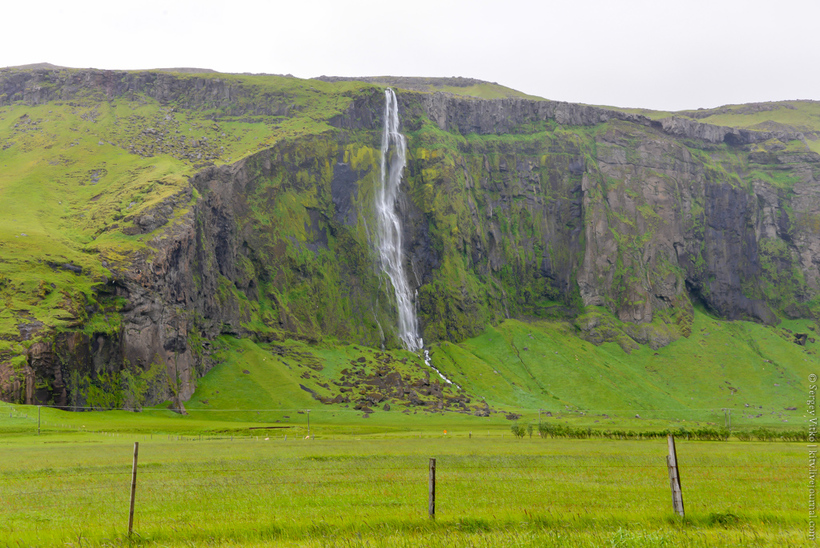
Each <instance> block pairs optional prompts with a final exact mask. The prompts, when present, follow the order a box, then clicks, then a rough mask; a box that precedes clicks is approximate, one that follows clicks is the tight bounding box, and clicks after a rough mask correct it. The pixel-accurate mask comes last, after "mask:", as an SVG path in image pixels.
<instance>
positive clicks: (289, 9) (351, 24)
mask: <svg viewBox="0 0 820 548" xmlns="http://www.w3.org/2000/svg"><path fill="white" fill-rule="evenodd" d="M0 17H2V20H3V25H2V26H0V66H10V65H22V64H28V63H36V62H50V63H53V64H57V65H63V66H69V67H95V68H102V69H145V68H157V67H199V68H212V69H214V70H218V71H223V72H267V73H274V74H293V75H294V76H299V77H302V78H310V77H313V76H319V75H323V74H324V75H336V76H381V75H396V76H466V77H473V78H480V79H483V80H489V81H493V82H498V83H499V84H503V85H506V86H509V87H512V88H515V89H518V90H520V91H524V92H526V93H530V94H533V95H539V96H542V97H546V98H549V99H556V100H562V101H572V102H581V103H589V104H601V105H616V106H623V107H646V108H654V109H662V110H681V109H688V108H698V107H714V106H719V105H723V104H729V103H745V102H752V101H771V100H783V99H815V100H820V63H818V61H820V46H819V45H818V44H820V33H818V32H817V29H818V27H820V1H818V0H812V1H809V0H779V1H771V0H769V1H767V2H762V1H758V0H746V1H736V0H709V1H701V0H686V1H678V0H674V1H666V0H652V1H642V0H628V1H619V0H611V1H598V0H561V1H554V0H542V1H536V0H494V1H485V0H472V1H468V0H404V1H402V2H388V1H381V2H375V1H371V0H353V1H345V0H335V1H331V0H291V1H281V0H271V1H266V2H252V1H248V0H220V1H214V0H198V1H188V0H180V1H174V0H162V1H154V0H150V1H139V0H133V1H130V2H125V1H122V0H106V1H95V0H75V1H73V2H72V1H69V0H61V1H54V0H39V1H37V2H19V1H16V2H4V3H3V6H2V7H0Z"/></svg>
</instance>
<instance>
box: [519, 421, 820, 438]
mask: <svg viewBox="0 0 820 548" xmlns="http://www.w3.org/2000/svg"><path fill="white" fill-rule="evenodd" d="M510 430H512V433H513V435H515V436H517V437H519V438H523V437H524V436H525V435H527V434H529V435H530V437H532V434H533V432H537V433H538V435H539V436H540V437H541V438H571V439H590V438H606V439H612V440H654V439H661V438H666V437H667V436H668V435H669V434H672V435H674V436H675V437H676V438H678V439H686V440H695V441H727V440H728V439H729V438H730V437H732V436H734V437H735V438H736V439H738V440H739V441H755V440H757V441H792V442H795V441H797V442H805V441H809V433H808V431H807V430H780V431H776V430H770V429H768V428H755V429H754V430H731V429H729V428H709V427H703V428H693V429H687V428H677V429H669V428H667V429H664V430H649V431H640V432H638V431H635V430H594V429H592V428H575V427H572V426H567V425H562V424H552V423H541V424H540V425H538V426H537V427H533V425H531V424H530V425H527V426H524V425H521V424H518V423H513V424H512V425H511V426H510Z"/></svg>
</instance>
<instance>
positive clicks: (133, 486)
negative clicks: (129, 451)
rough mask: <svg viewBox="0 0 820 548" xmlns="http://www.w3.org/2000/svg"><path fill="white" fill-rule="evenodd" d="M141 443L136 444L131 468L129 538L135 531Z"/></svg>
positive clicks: (136, 442)
mask: <svg viewBox="0 0 820 548" xmlns="http://www.w3.org/2000/svg"><path fill="white" fill-rule="evenodd" d="M139 449H140V442H138V441H135V442H134V465H133V467H132V468H131V509H130V510H129V511H128V536H129V537H130V536H131V531H132V530H133V529H134V495H135V494H136V492H137V454H138V453H139Z"/></svg>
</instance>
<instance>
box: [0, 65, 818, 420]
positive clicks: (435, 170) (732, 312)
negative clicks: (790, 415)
mask: <svg viewBox="0 0 820 548" xmlns="http://www.w3.org/2000/svg"><path fill="white" fill-rule="evenodd" d="M251 88H252V86H250V84H242V85H240V84H237V83H231V82H222V81H220V80H219V79H218V78H187V79H180V78H177V77H175V76H173V75H168V74H151V73H134V74H130V73H122V74H119V73H117V74H112V73H107V72H102V71H95V72H76V73H62V72H54V71H51V72H49V71H34V72H33V73H24V74H22V75H20V74H14V75H12V76H10V77H7V78H3V79H0V105H2V104H12V103H14V102H16V101H17V102H19V101H25V102H29V103H32V104H35V103H42V102H46V101H52V100H55V99H60V100H68V99H70V98H72V97H75V96H77V95H78V94H79V95H83V96H86V97H87V96H88V95H89V94H91V95H94V94H99V100H101V101H106V100H110V99H111V98H113V97H120V96H123V95H128V94H137V95H139V94H142V95H145V96H147V97H151V98H153V99H155V100H158V101H160V102H171V101H174V102H176V103H177V104H182V105H187V106H188V107H191V106H196V108H205V107H207V106H210V107H212V108H217V107H218V108H220V109H222V110H221V111H220V112H222V115H224V116H235V115H238V114H241V115H250V114H253V115H260V116H261V115H264V116H280V117H281V116H292V115H295V114H294V113H295V112H297V111H298V108H296V107H295V106H294V100H293V98H287V97H285V95H282V96H279V97H277V96H275V95H276V94H275V93H272V94H268V95H266V94H265V93H261V94H260V93H258V92H257V91H254V90H253V89H251ZM381 96H382V95H381V93H380V91H379V90H376V89H373V90H369V91H368V90H365V91H364V92H362V93H358V94H357V95H356V96H355V97H353V98H352V100H351V101H350V103H349V105H348V106H347V107H346V108H345V110H344V111H343V112H342V113H340V114H335V115H333V116H332V117H330V118H329V119H328V124H329V125H330V126H332V127H333V128H335V129H333V130H332V131H326V132H324V133H321V134H317V135H306V136H301V137H298V138H294V139H287V140H282V141H281V142H279V143H277V144H276V145H274V146H271V147H268V148H264V149H262V150H260V151H258V152H255V153H253V154H250V155H249V156H247V157H245V158H244V159H242V160H240V161H238V162H235V163H232V164H226V165H222V166H219V167H216V166H211V167H207V168H206V169H203V170H200V171H198V172H195V173H191V177H190V178H189V180H188V182H187V184H185V185H183V188H182V189H181V190H180V191H179V192H178V193H177V194H175V195H174V196H172V197H170V198H168V199H166V200H164V201H163V202H162V203H161V204H158V205H157V206H155V207H154V208H153V209H152V210H150V211H145V212H142V213H141V214H140V215H139V216H137V217H135V218H134V220H133V223H132V224H131V225H129V228H127V229H125V230H127V231H128V232H126V233H127V234H128V233H131V234H142V233H144V234H150V235H151V236H152V237H151V239H150V242H149V243H148V245H147V247H145V249H143V250H142V251H140V252H138V253H135V254H133V255H131V256H129V257H128V259H127V260H123V261H122V262H120V263H118V264H116V265H111V272H112V277H111V278H110V279H107V280H105V282H104V283H100V284H98V285H97V286H96V288H95V291H96V292H97V293H98V295H99V296H100V298H99V299H98V300H99V301H100V302H103V301H104V302H106V303H108V305H109V309H107V310H98V311H94V312H91V313H90V314H91V315H92V316H93V315H94V314H102V313H110V314H116V315H118V317H119V318H120V323H119V327H118V328H117V329H115V330H111V331H109V332H104V333H102V332H101V333H94V332H93V331H92V332H91V333H89V332H88V330H87V329H86V330H84V331H81V330H70V329H69V330H64V331H61V332H58V333H53V332H37V330H36V329H35V332H34V333H33V334H31V336H30V337H29V338H30V340H31V341H37V342H34V343H33V344H29V345H28V348H27V350H26V355H25V360H24V362H25V363H24V364H23V369H24V370H23V372H22V374H21V373H20V367H19V366H20V363H19V362H20V360H19V359H18V361H17V362H15V363H16V369H12V368H11V366H7V367H6V368H5V369H4V370H2V371H3V372H0V381H1V382H0V384H2V387H3V388H2V390H3V392H2V394H3V397H4V398H5V399H13V400H20V401H27V402H30V403H31V402H44V401H53V402H55V403H57V404H62V405H66V404H69V403H73V404H77V405H85V404H87V403H88V394H87V392H86V395H85V396H83V397H79V396H78V395H79V394H81V393H83V391H82V382H83V380H82V379H83V378H86V379H87V378H88V377H89V376H90V377H92V378H94V379H97V380H99V379H103V380H105V379H108V380H110V381H111V382H112V383H113V382H114V380H113V379H115V378H118V375H121V374H122V373H123V372H126V373H127V372H128V371H132V372H134V371H135V372H137V373H139V375H138V378H137V379H136V380H135V379H133V378H131V380H130V382H131V385H128V386H125V388H124V389H122V390H121V392H122V393H123V394H126V396H127V397H131V398H137V396H141V397H142V399H143V400H146V401H148V400H150V401H157V400H162V399H165V398H170V399H172V400H174V401H175V402H177V405H178V406H179V407H181V405H182V404H181V402H182V401H184V400H186V399H187V398H188V397H189V396H190V395H191V394H192V392H193V390H194V388H195V384H196V379H197V378H198V377H199V376H201V375H203V374H204V373H205V372H206V371H207V370H208V369H209V368H210V366H211V361H210V359H209V356H210V353H211V346H212V344H213V341H214V339H215V338H216V337H217V336H218V335H220V334H231V335H234V336H242V337H245V336H249V337H256V338H259V339H263V340H274V339H276V338H281V337H301V338H305V339H308V340H318V339H320V338H322V337H326V336H331V337H335V338H337V339H339V340H344V341H355V342H358V343H361V344H367V345H372V346H380V345H385V346H388V347H391V346H392V347H395V346H397V345H398V338H397V336H396V333H395V319H394V316H395V312H394V304H393V303H392V302H391V298H392V297H391V295H392V292H391V291H390V290H389V288H388V287H386V286H385V279H383V277H382V276H380V275H379V273H378V271H377V269H376V268H375V258H374V256H373V251H372V247H371V245H370V243H369V238H370V232H369V231H370V227H372V226H374V224H373V223H374V221H373V206H372V204H373V187H374V183H375V181H376V179H377V178H378V169H379V167H378V158H379V153H378V134H379V131H380V128H381V117H382V112H383V104H382V102H381ZM399 99H400V111H401V116H402V121H403V124H404V131H405V132H406V133H407V135H408V144H409V162H408V168H407V171H406V174H405V187H404V189H405V193H404V195H403V196H402V199H401V201H400V205H399V210H400V214H401V217H402V219H403V222H404V225H405V230H406V237H405V252H406V268H407V271H408V273H409V276H408V277H409V280H410V283H411V285H412V286H413V288H414V289H416V290H417V291H418V297H417V299H418V301H417V306H418V310H419V318H420V323H421V327H422V331H423V336H424V339H425V341H426V342H428V343H429V342H434V341H441V340H462V339H464V338H466V337H470V336H473V335H476V334H477V333H480V332H481V331H482V330H483V328H484V326H485V325H487V324H488V323H493V322H497V321H499V320H501V319H503V318H505V317H518V318H539V317H552V318H555V317H558V318H563V319H565V320H567V321H570V322H572V323H573V325H574V326H575V329H576V330H577V333H578V334H579V335H580V336H583V337H585V338H588V339H589V340H592V341H596V342H603V341H611V340H614V341H617V342H619V343H620V344H621V346H622V347H623V348H624V349H625V350H627V351H628V350H629V349H630V348H633V347H634V346H635V345H636V344H649V345H651V346H653V347H659V346H662V345H665V344H668V343H669V342H670V341H672V340H674V339H676V338H677V337H680V336H686V335H687V334H688V332H689V331H688V330H689V326H690V323H691V316H692V307H693V305H702V306H705V307H706V308H707V309H709V310H710V311H712V312H713V313H715V314H717V315H719V316H721V317H724V318H726V319H730V320H731V319H749V320H754V321H760V322H765V323H776V322H777V321H778V316H789V317H798V316H811V315H814V314H815V310H816V302H815V297H816V295H817V294H818V291H819V290H820V271H819V270H818V265H820V232H819V231H820V185H818V177H820V157H819V156H818V155H817V154H815V153H812V152H811V151H810V150H808V149H807V148H806V146H805V144H804V139H803V136H802V135H801V134H800V133H799V132H796V131H783V132H773V131H751V130H739V129H735V128H726V127H718V126H711V125H707V124H703V123H699V122H696V121H693V120H691V119H683V118H668V119H664V120H660V121H655V120H650V119H648V118H645V117H643V116H638V115H634V114H629V113H623V112H619V111H614V110H606V109H599V108H594V107H588V106H582V105H573V104H566V103H556V102H550V101H530V100H524V99H502V100H493V101H484V100H477V99H467V98H461V97H457V96H453V95H447V94H429V93H413V92H404V93H402V92H401V91H400V92H399ZM21 333H22V331H21ZM21 337H22V335H21ZM7 359H9V360H11V358H7ZM0 361H2V359H0ZM6 363H7V364H9V363H11V361H7V362H6ZM150 371H154V372H155V373H154V374H153V376H152V375H149V374H147V372H150ZM140 375H142V376H140ZM126 378H127V379H128V378H130V377H127V375H126ZM118 382H119V381H118ZM97 384H98V385H99V383H97ZM125 384H126V385H127V384H128V382H126V383H125ZM120 387H121V388H122V385H120ZM135 387H136V388H135ZM129 390H130V391H129ZM126 396H123V398H125V399H127V397H126ZM137 399H139V398H137ZM117 404H125V402H124V401H118V402H117Z"/></svg>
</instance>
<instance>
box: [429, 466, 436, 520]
mask: <svg viewBox="0 0 820 548" xmlns="http://www.w3.org/2000/svg"><path fill="white" fill-rule="evenodd" d="M427 512H428V513H429V514H430V519H436V459H434V458H431V459H430V482H429V497H428V499H427Z"/></svg>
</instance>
